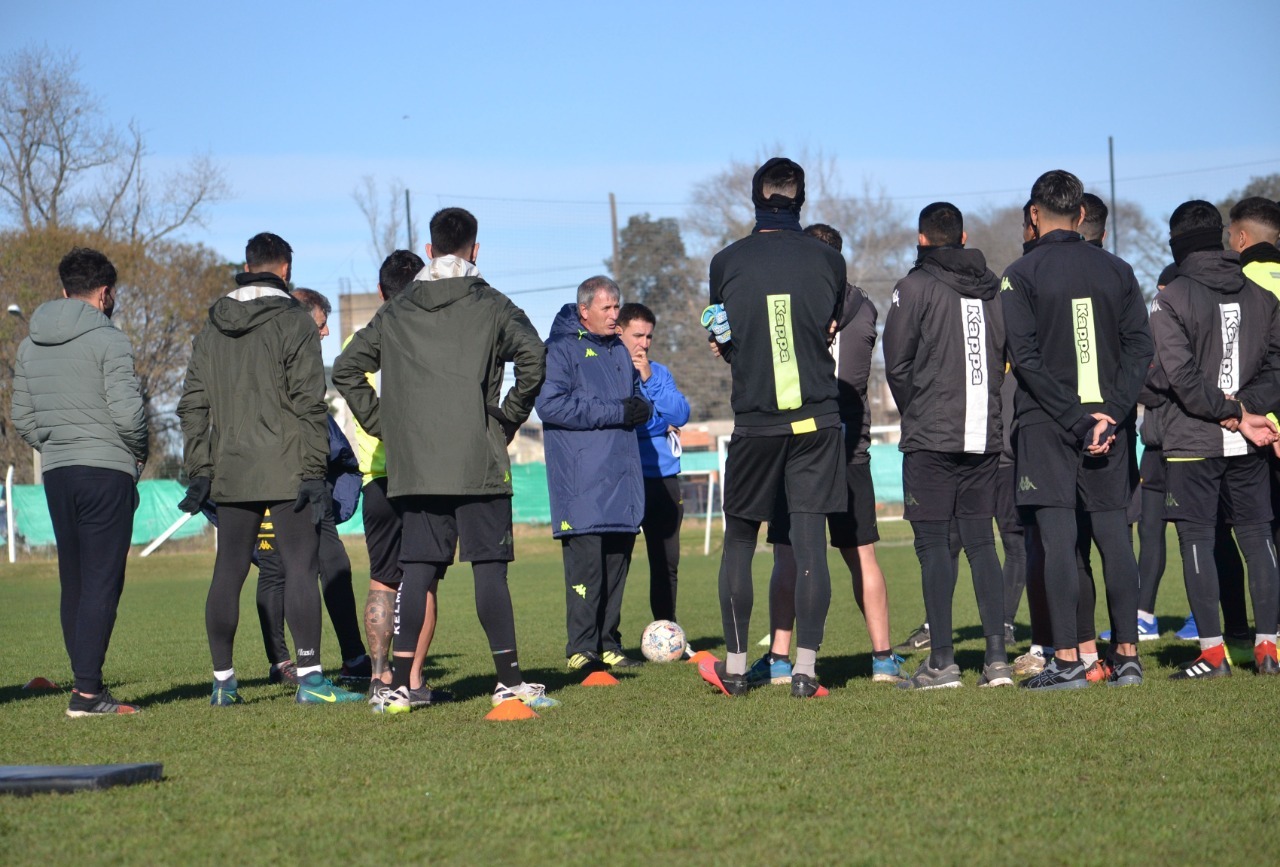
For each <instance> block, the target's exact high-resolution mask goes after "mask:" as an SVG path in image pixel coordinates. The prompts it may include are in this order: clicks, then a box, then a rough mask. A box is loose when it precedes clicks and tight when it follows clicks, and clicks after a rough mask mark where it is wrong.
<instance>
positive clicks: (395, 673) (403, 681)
mask: <svg viewBox="0 0 1280 867" xmlns="http://www.w3.org/2000/svg"><path fill="white" fill-rule="evenodd" d="M412 673H413V657H412V656H393V657H391V688H392V689H399V688H400V687H402V686H403V687H404V688H405V689H408V688H409V675H411V674H412Z"/></svg>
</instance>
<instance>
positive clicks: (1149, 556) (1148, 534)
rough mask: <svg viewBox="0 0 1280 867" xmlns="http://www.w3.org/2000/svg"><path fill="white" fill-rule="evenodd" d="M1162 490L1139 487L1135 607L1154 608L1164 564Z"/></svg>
mask: <svg viewBox="0 0 1280 867" xmlns="http://www.w3.org/2000/svg"><path fill="white" fill-rule="evenodd" d="M1165 526H1166V524H1165V520H1164V491H1152V490H1150V489H1148V488H1143V489H1142V517H1141V518H1139V519H1138V608H1139V610H1141V611H1147V612H1150V613H1152V614H1154V613H1155V611H1156V592H1157V591H1158V590H1159V589H1160V579H1161V578H1162V577H1164V567H1165Z"/></svg>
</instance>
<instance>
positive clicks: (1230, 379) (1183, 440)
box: [1147, 250, 1280, 458]
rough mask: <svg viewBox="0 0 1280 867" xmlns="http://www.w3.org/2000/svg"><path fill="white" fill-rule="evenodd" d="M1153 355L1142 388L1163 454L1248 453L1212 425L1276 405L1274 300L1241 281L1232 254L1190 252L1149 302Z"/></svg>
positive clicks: (1278, 325) (1279, 342)
mask: <svg viewBox="0 0 1280 867" xmlns="http://www.w3.org/2000/svg"><path fill="white" fill-rule="evenodd" d="M1151 332H1152V334H1153V335H1154V337H1155V344H1156V358H1155V363H1154V364H1153V365H1152V368H1151V375H1150V377H1149V378H1148V383H1147V384H1148V387H1149V388H1150V389H1151V390H1152V391H1153V392H1155V393H1156V394H1157V395H1164V396H1166V397H1167V398H1168V401H1167V403H1165V404H1164V405H1163V406H1161V407H1159V408H1158V413H1159V418H1160V423H1161V428H1162V430H1163V435H1164V436H1163V439H1164V451H1165V456H1166V457H1173V458H1210V457H1233V456H1238V455H1244V454H1248V453H1249V452H1251V451H1254V447H1253V446H1252V445H1250V444H1249V442H1248V441H1247V440H1245V438H1244V437H1243V436H1241V435H1240V434H1238V433H1232V432H1230V431H1228V430H1226V429H1225V428H1223V427H1221V426H1220V425H1219V424H1218V422H1219V421H1221V420H1222V419H1225V418H1231V417H1237V416H1238V415H1239V404H1236V403H1235V402H1233V401H1228V400H1227V399H1226V395H1228V394H1234V395H1236V396H1237V397H1238V398H1239V400H1240V404H1243V405H1244V406H1245V407H1246V408H1247V409H1249V410H1250V411H1251V412H1262V413H1265V412H1270V411H1272V410H1273V409H1275V407H1276V401H1277V388H1276V377H1277V374H1280V370H1278V369H1277V365H1278V364H1280V305H1278V304H1277V302H1276V299H1275V297H1274V296H1273V295H1271V293H1269V292H1267V291H1265V290H1263V289H1261V288H1259V287H1258V286H1257V285H1255V284H1253V283H1251V282H1250V281H1248V280H1246V279H1245V278H1244V273H1243V272H1242V271H1241V270H1240V258H1239V257H1238V256H1237V255H1236V254H1235V253H1226V252H1223V251H1221V250H1207V251H1201V252H1197V253H1192V254H1190V255H1189V256H1188V257H1187V258H1186V259H1185V260H1184V261H1183V262H1182V264H1180V265H1179V266H1178V276H1177V277H1176V278H1175V279H1174V280H1172V281H1171V282H1170V283H1169V285H1168V286H1165V287H1164V290H1163V291H1162V292H1161V293H1160V294H1159V296H1157V298H1156V300H1155V301H1154V302H1153V303H1152V305H1151Z"/></svg>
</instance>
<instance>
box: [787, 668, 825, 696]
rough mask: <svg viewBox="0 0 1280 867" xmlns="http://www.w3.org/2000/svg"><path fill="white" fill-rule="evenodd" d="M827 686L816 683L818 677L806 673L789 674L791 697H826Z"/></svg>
mask: <svg viewBox="0 0 1280 867" xmlns="http://www.w3.org/2000/svg"><path fill="white" fill-rule="evenodd" d="M828 694H829V693H828V692H827V688H826V687H825V686H823V685H822V684H820V683H818V679H817V678H815V677H810V676H809V675H807V674H793V675H791V697H792V698H826V697H827V695H828Z"/></svg>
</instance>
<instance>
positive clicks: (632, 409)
mask: <svg viewBox="0 0 1280 867" xmlns="http://www.w3.org/2000/svg"><path fill="white" fill-rule="evenodd" d="M651 415H653V405H652V404H650V403H649V401H647V400H645V399H644V398H643V397H628V398H625V399H624V400H623V401H622V423H623V425H625V426H626V427H629V428H634V427H639V426H640V425H642V424H644V423H645V422H647V421H648V420H649V417H650V416H651Z"/></svg>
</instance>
